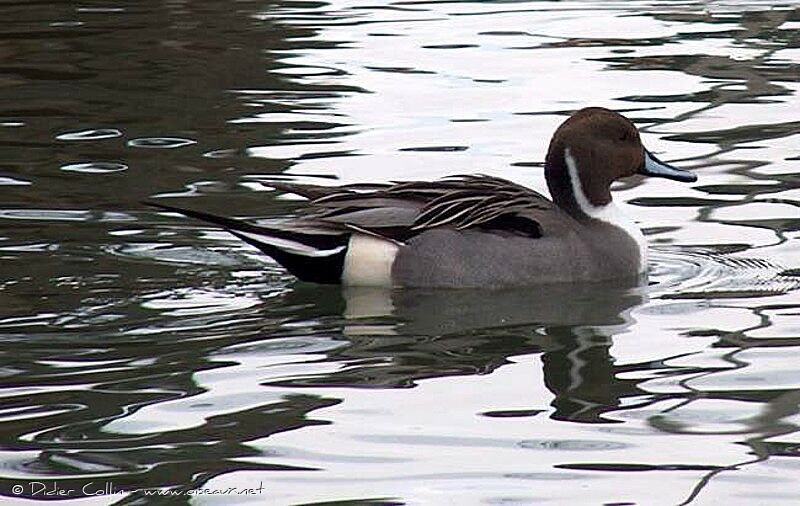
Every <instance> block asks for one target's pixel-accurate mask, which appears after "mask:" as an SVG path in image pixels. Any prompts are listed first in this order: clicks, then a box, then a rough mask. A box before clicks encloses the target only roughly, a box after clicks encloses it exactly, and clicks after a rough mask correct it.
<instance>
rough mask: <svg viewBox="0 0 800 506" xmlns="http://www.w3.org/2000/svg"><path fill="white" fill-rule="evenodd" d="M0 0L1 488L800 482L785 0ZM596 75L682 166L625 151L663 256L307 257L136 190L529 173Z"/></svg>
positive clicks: (390, 497) (213, 499)
mask: <svg viewBox="0 0 800 506" xmlns="http://www.w3.org/2000/svg"><path fill="white" fill-rule="evenodd" d="M0 15H2V19H3V23H2V24H0V55H1V56H2V57H1V58H0V94H1V95H0V96H2V98H3V100H2V102H0V192H2V206H1V207H0V225H1V226H2V229H0V255H2V264H0V269H2V271H0V272H2V278H0V303H2V308H3V309H2V312H0V333H2V337H1V339H2V347H0V357H1V358H0V378H2V379H0V382H1V383H2V389H0V421H2V425H0V438H1V439H0V494H2V496H3V501H4V502H6V501H8V502H11V501H12V500H13V499H14V498H17V499H19V498H21V497H24V498H29V499H37V500H38V499H46V498H51V499H62V500H71V501H73V502H77V501H80V503H81V504H89V503H91V504H115V503H116V504H131V503H133V504H138V503H149V502H151V501H155V500H156V499H155V498H154V497H153V496H152V495H148V494H153V493H155V492H157V491H172V492H173V493H175V494H184V497H183V499H182V500H188V499H186V498H187V497H188V496H187V495H186V494H188V493H190V492H191V493H194V494H196V495H195V496H194V498H193V499H192V501H193V503H196V504H229V503H233V504H239V503H246V502H247V503H255V504H264V503H268V504H301V503H315V502H325V501H350V502H347V504H396V503H408V504H443V503H452V504H498V503H512V504H515V503H520V504H526V503H533V504H539V503H545V502H547V503H550V504H566V505H572V504H665V505H667V504H669V505H672V504H680V503H691V504H767V503H769V504H797V503H798V502H799V501H800V491H798V487H797V478H796V477H797V473H798V470H800V460H798V458H797V457H798V456H800V451H799V450H798V448H800V431H798V428H799V427H800V425H799V424H800V414H799V411H800V410H799V409H798V406H799V405H800V373H798V368H797V365H796V364H797V363H798V359H800V318H799V317H798V316H800V297H799V296H798V293H800V292H798V291H797V288H798V285H800V275H799V274H798V273H799V272H800V271H799V270H798V269H800V260H798V259H800V255H799V254H798V253H800V246H798V244H800V243H798V237H799V232H800V212H798V205H800V190H799V189H798V187H799V186H800V185H799V182H800V179H798V173H800V150H798V133H800V123H798V120H797V118H798V116H797V111H798V110H800V109H798V105H800V104H798V99H797V92H798V88H800V52H799V51H800V50H798V47H800V10H798V9H797V7H796V6H793V5H792V4H791V3H789V2H786V3H781V2H736V1H727V2H697V1H685V2H655V1H653V2H630V1H626V2H533V1H519V2H499V1H497V2H485V1H484V2H476V1H475V2H473V1H459V2H423V1H398V2H383V1H372V2H363V1H357V0H351V1H344V0H342V1H338V0H337V1H334V2H332V3H324V2H310V1H307V2H301V1H284V2H280V1H279V2H256V1H241V2H235V3H229V2H203V1H201V2H183V1H171V2H152V1H148V2H138V3H136V4H130V3H119V2H113V1H112V2H107V3H102V4H96V3H83V4H75V3H74V2H57V1H43V2H33V3H31V2H24V3H13V2H6V3H4V4H2V5H0ZM586 105H599V106H606V107H611V108H614V109H616V110H620V111H623V112H624V113H625V114H626V115H628V116H629V117H631V118H632V119H633V120H635V121H636V122H637V124H638V126H639V127H640V128H641V131H642V133H643V138H644V141H645V143H646V144H647V146H648V147H649V148H650V149H651V150H653V151H654V152H656V153H658V154H659V156H660V157H661V158H664V159H667V160H669V161H671V162H675V163H676V164H677V165H680V166H682V167H686V168H689V169H691V170H693V171H695V172H696V173H697V174H698V176H699V181H698V182H697V183H695V184H692V185H681V184H678V183H675V182H671V181H664V180H647V181H638V180H637V181H631V182H625V183H622V184H619V185H618V188H617V189H618V191H616V192H615V198H616V201H617V202H618V203H620V206H621V207H623V208H624V210H625V211H626V212H628V213H629V214H630V215H632V216H634V217H635V218H636V219H637V221H638V222H639V224H640V225H641V227H642V228H643V229H644V231H645V233H646V235H647V237H648V240H649V243H650V245H651V259H650V263H651V276H650V282H651V283H650V285H649V286H646V287H641V288H626V287H617V286H600V287H592V286H588V287H580V288H578V289H570V290H566V289H564V288H555V287H549V288H548V289H547V290H544V289H539V290H535V289H534V290H516V291H515V290H511V291H503V292H491V293H487V292H480V291H478V292H474V291H460V292H444V293H442V292H437V291H422V292H420V291H414V292H412V291H408V292H388V293H387V292H385V291H376V290H345V291H342V290H340V289H339V288H335V287H318V286H311V285H303V284H296V283H294V282H293V281H292V278H291V277H290V276H288V275H287V274H286V273H285V272H284V271H283V270H282V269H281V268H280V267H278V266H277V265H275V264H273V263H271V262H270V261H265V260H264V259H263V258H262V257H260V256H259V255H258V254H257V253H256V252H254V251H253V250H252V249H250V248H248V247H247V246H245V245H243V244H242V243H240V242H238V241H236V240H235V239H233V238H232V237H231V236H228V235H227V234H225V233H223V232H220V231H218V230H214V229H213V228H210V227H207V226H205V225H203V224H199V223H197V222H194V221H191V220H187V219H177V218H176V217H174V216H170V215H166V214H162V213H158V212H156V211H154V210H152V209H149V208H146V207H145V206H143V205H142V204H141V203H140V202H141V201H142V200H143V199H148V198H156V197H161V198H164V199H165V201H168V202H172V203H175V204H178V205H185V206H189V207H194V208H197V209H202V210H206V211H210V212H218V213H224V214H234V215H237V216H244V217H267V216H275V215H281V214H287V213H290V212H291V211H292V209H294V208H295V206H296V202H295V201H294V200H293V199H290V198H284V197H276V196H275V195H274V193H273V192H271V191H269V188H268V182H269V181H270V180H274V179H282V180H283V179H288V180H292V181H299V182H307V183H315V184H336V183H340V182H341V183H351V182H362V181H388V180H402V179H412V178H422V179H428V178H435V177H439V176H444V175H448V174H454V173H468V172H483V173H488V174H492V175H498V176H502V177H506V178H510V179H513V180H515V181H517V182H520V183H523V184H526V185H529V186H531V187H534V188H537V189H539V190H541V191H544V189H545V185H544V180H543V177H542V170H541V162H542V160H543V158H544V152H545V149H546V146H547V142H548V140H549V137H550V134H551V133H552V131H553V129H554V128H555V126H556V125H558V124H559V123H560V122H561V121H563V119H564V117H565V115H566V114H568V113H569V111H572V110H574V109H576V108H579V107H583V106H586ZM168 197H169V200H166V199H167V198H168ZM229 487H233V488H232V489H230V490H228V488H229ZM247 489H251V490H247ZM223 492H224V494H223ZM201 494H202V495H201ZM81 498H83V499H81ZM162 500H164V499H162Z"/></svg>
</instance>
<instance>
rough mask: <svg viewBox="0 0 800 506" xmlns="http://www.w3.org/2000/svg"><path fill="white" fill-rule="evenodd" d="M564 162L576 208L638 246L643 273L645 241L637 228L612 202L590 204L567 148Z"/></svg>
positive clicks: (645, 252) (645, 259)
mask: <svg viewBox="0 0 800 506" xmlns="http://www.w3.org/2000/svg"><path fill="white" fill-rule="evenodd" d="M564 162H566V165H567V172H568V173H569V182H570V185H571V186H572V195H573V196H574V197H575V202H577V204H578V207H580V209H581V211H583V212H584V213H586V215H587V216H589V217H590V218H594V219H595V220H600V221H602V222H605V223H608V224H610V225H614V226H615V227H618V228H621V229H622V230H624V231H625V232H626V233H627V234H628V235H629V236H630V237H631V239H633V240H634V241H636V244H637V245H638V246H639V259H640V264H639V269H640V271H644V270H645V269H646V268H647V240H646V239H645V237H644V234H642V231H641V230H640V229H639V227H638V226H637V225H636V223H634V221H633V220H631V219H630V218H629V217H628V216H627V215H626V214H625V213H623V212H622V210H621V209H620V208H619V207H617V205H616V204H614V201H613V200H612V201H611V202H609V203H608V204H606V205H604V206H596V205H594V204H592V203H591V202H590V201H589V199H588V198H587V197H586V194H585V193H584V192H583V186H582V185H581V178H580V174H579V172H578V164H577V163H575V159H574V158H573V157H572V154H571V153H570V152H569V148H566V149H564Z"/></svg>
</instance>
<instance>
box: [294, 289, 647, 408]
mask: <svg viewBox="0 0 800 506" xmlns="http://www.w3.org/2000/svg"><path fill="white" fill-rule="evenodd" d="M287 297H288V298H290V299H293V300H294V302H295V303H297V304H298V306H300V305H303V304H299V303H298V301H299V300H300V299H303V298H305V297H313V298H315V299H316V300H325V301H327V302H326V303H325V306H326V307H325V308H323V307H320V306H318V305H316V306H313V307H314V309H312V311H322V312H327V311H330V310H331V309H333V307H342V314H343V320H342V334H343V335H344V336H345V337H346V338H347V339H348V340H349V342H350V344H349V346H345V347H342V348H338V349H337V350H335V351H334V352H333V354H334V355H335V356H331V357H329V358H330V359H332V360H339V361H344V362H347V363H350V364H353V365H352V366H351V367H347V368H344V369H343V370H340V371H337V372H335V373H332V374H329V375H326V376H324V377H319V376H317V377H314V378H302V379H296V380H291V381H289V382H282V383H283V384H287V383H288V384H292V385H296V386H299V385H300V384H302V385H314V386H333V385H336V386H356V387H403V386H411V385H413V383H414V382H415V381H418V380H420V379H423V378H431V377H438V376H447V375H454V374H485V373H489V372H491V371H493V370H494V369H496V368H498V367H500V366H502V365H504V364H507V363H509V357H511V356H517V355H523V354H531V353H541V354H542V357H541V358H542V363H543V367H544V378H545V385H546V387H547V388H548V389H549V390H550V391H551V392H552V393H553V396H554V397H553V400H552V402H551V405H552V406H553V408H554V409H555V411H554V412H553V413H552V414H551V416H552V417H553V418H555V419H562V420H572V421H582V422H607V420H604V419H603V418H602V417H601V414H602V413H604V412H606V411H609V410H613V409H616V408H617V407H618V406H619V405H620V402H621V399H622V398H623V397H626V396H634V395H641V394H643V393H644V392H642V391H641V390H639V389H638V388H637V386H636V381H634V380H630V381H628V380H620V379H618V378H617V377H616V376H617V373H618V372H620V368H619V367H618V366H615V365H614V359H613V357H612V355H611V352H610V350H611V346H612V344H613V336H614V335H615V334H618V333H620V332H623V331H624V330H625V329H626V328H628V327H629V326H630V325H631V324H632V323H633V320H632V319H631V317H630V311H631V310H632V309H633V308H635V307H637V306H639V305H641V304H643V303H644V302H645V300H646V288H645V287H642V286H630V285H619V284H581V285H558V286H546V287H536V288H527V289H514V290H503V291H486V290H385V289H377V288H355V287H350V288H345V289H343V290H342V291H341V292H340V294H339V292H338V291H334V290H332V291H331V292H330V293H329V294H327V295H325V296H320V293H319V288H318V287H315V290H314V292H313V294H312V291H310V290H309V289H305V288H304V287H303V286H302V285H301V284H298V285H297V286H296V290H294V291H293V292H292V293H291V294H288V295H287ZM337 299H338V301H336V300H337ZM305 306H306V307H309V309H310V308H311V307H312V305H310V304H307V305H305Z"/></svg>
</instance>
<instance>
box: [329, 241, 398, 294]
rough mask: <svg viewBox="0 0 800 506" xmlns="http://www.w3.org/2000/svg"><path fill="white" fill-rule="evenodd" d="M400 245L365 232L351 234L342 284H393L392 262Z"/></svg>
mask: <svg viewBox="0 0 800 506" xmlns="http://www.w3.org/2000/svg"><path fill="white" fill-rule="evenodd" d="M397 250H398V246H397V245H396V244H394V243H392V242H390V241H387V240H384V239H380V238H378V237H373V236H371V235H365V234H358V233H356V234H353V235H352V236H350V244H349V246H348V247H347V254H346V255H345V257H344V271H343V272H342V284H345V285H351V286H392V264H393V263H394V258H395V257H396V256H397Z"/></svg>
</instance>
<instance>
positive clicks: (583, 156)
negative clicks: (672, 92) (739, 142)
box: [545, 107, 697, 218]
mask: <svg viewBox="0 0 800 506" xmlns="http://www.w3.org/2000/svg"><path fill="white" fill-rule="evenodd" d="M634 174H643V175H649V176H657V177H666V178H669V179H675V180H678V181H695V180H696V179H697V177H696V176H695V175H694V174H692V173H691V172H687V171H685V170H682V169H678V168H675V167H672V166H670V165H667V164H666V163H664V162H661V161H660V160H658V159H657V158H656V157H655V156H653V155H652V154H651V153H650V152H648V151H647V150H646V149H645V148H644V146H642V141H641V139H640V138H639V131H638V130H637V129H636V127H635V126H634V125H633V123H631V122H630V120H628V119H627V118H625V117H624V116H622V115H621V114H618V113H616V112H614V111H611V110H609V109H604V108H602V107H587V108H586V109H581V110H579V111H577V112H576V113H574V114H573V115H572V116H570V117H569V118H568V119H567V120H566V121H565V122H564V123H562V124H561V126H559V127H558V129H557V130H556V131H555V133H554V134H553V138H552V140H551V141H550V147H549V149H548V151H547V158H546V159H545V176H546V178H547V186H548V188H549V189H550V194H551V195H552V197H553V201H554V202H555V203H556V204H557V205H558V206H559V207H561V208H562V209H564V210H565V211H567V212H568V213H570V214H571V215H573V216H574V217H576V218H582V217H585V216H586V212H585V211H586V209H584V207H586V204H587V202H588V205H590V206H592V207H594V208H601V207H603V206H605V205H607V204H609V203H610V202H611V183H613V182H614V181H616V180H617V179H621V178H624V177H628V176H633V175H634ZM578 190H580V192H578ZM581 200H583V204H582V203H581Z"/></svg>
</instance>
